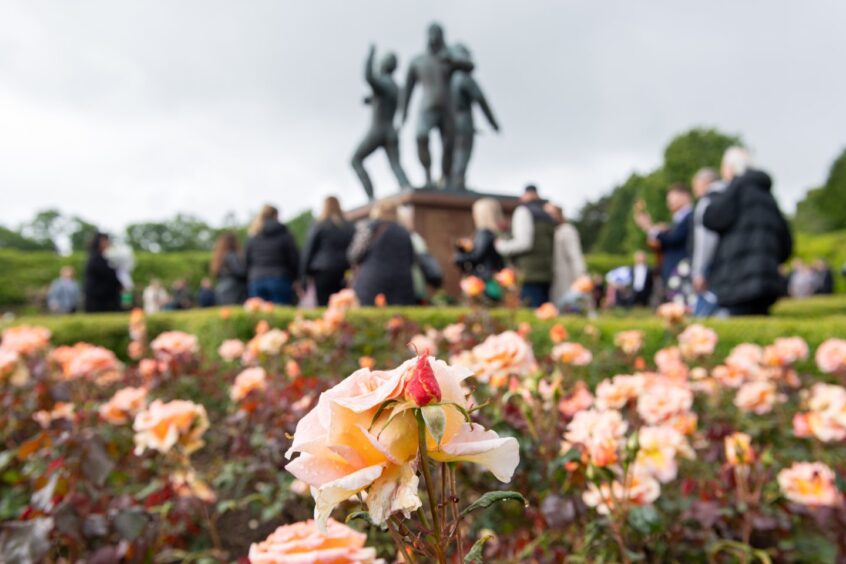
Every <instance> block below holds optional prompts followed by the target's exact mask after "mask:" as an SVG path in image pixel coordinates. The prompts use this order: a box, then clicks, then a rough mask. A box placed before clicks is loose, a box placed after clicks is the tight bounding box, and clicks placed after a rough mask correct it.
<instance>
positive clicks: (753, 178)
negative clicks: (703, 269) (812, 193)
mask: <svg viewBox="0 0 846 564" xmlns="http://www.w3.org/2000/svg"><path fill="white" fill-rule="evenodd" d="M751 165H752V163H751V159H750V157H749V152H748V151H747V150H746V149H744V148H742V147H730V148H729V149H728V150H727V151H726V152H725V155H724V157H723V162H722V166H721V167H720V172H721V174H722V176H723V179H724V180H725V181H726V182H728V183H729V185H728V187H727V188H726V189H725V191H724V192H722V193H720V194H717V195H715V196H713V198H712V200H711V203H710V205H709V206H708V208H707V209H706V210H705V213H704V216H703V218H702V223H703V225H704V226H705V227H706V228H708V229H710V230H712V231H716V232H717V233H718V234H719V236H720V242H719V245H718V246H717V251H716V254H715V256H714V260H713V263H712V265H711V272H710V275H709V280H708V281H709V285H710V288H711V291H712V292H714V294H715V295H716V296H717V300H718V302H719V305H720V307H723V308H726V309H727V310H728V312H729V314H730V315H766V314H767V313H769V309H770V306H771V305H772V304H773V303H775V301H776V300H777V299H778V297H779V295H780V293H781V280H780V276H779V265H781V263H783V262H784V261H786V260H787V259H788V258H789V257H790V254H791V253H792V251H793V239H792V237H791V234H790V227H789V226H788V224H787V220H786V219H785V218H784V215H783V214H782V213H781V210H779V207H778V203H777V202H776V200H775V197H773V194H772V191H771V190H772V179H771V178H770V177H769V175H767V174H766V173H765V172H762V171H760V170H755V169H753V168H752V166H751Z"/></svg>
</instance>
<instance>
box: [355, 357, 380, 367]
mask: <svg viewBox="0 0 846 564" xmlns="http://www.w3.org/2000/svg"><path fill="white" fill-rule="evenodd" d="M374 366H376V359H374V358H373V357H372V356H362V357H359V359H358V367H359V368H373V367H374Z"/></svg>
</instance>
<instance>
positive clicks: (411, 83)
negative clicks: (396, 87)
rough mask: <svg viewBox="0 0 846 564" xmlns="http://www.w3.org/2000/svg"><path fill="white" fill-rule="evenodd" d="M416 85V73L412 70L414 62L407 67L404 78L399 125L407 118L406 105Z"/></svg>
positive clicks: (409, 101)
mask: <svg viewBox="0 0 846 564" xmlns="http://www.w3.org/2000/svg"><path fill="white" fill-rule="evenodd" d="M416 85H417V71H416V70H414V61H412V62H411V65H410V66H409V67H408V74H407V75H406V77H405V86H404V87H403V89H402V115H401V117H400V125H402V124H404V123H405V121H406V119H407V118H408V105H409V104H410V103H411V95H412V94H413V93H414V87H415V86H416Z"/></svg>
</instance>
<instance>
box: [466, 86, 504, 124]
mask: <svg viewBox="0 0 846 564" xmlns="http://www.w3.org/2000/svg"><path fill="white" fill-rule="evenodd" d="M470 82H471V87H470V92H471V93H472V95H473V99H474V100H476V102H477V103H478V104H479V107H480V108H482V113H483V114H485V117H486V118H487V120H488V123H490V124H491V127H493V129H494V131H499V122H497V121H496V117H495V116H494V113H493V110H492V109H491V107H490V105H489V104H488V100H487V98H485V94H484V92H482V89H481V87H479V84H478V83H477V82H476V81H475V80H473V79H472V78H471V79H470Z"/></svg>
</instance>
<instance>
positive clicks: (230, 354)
mask: <svg viewBox="0 0 846 564" xmlns="http://www.w3.org/2000/svg"><path fill="white" fill-rule="evenodd" d="M244 349H245V347H244V342H243V341H241V340H240V339H226V340H225V341H223V342H222V343H221V344H220V346H219V347H218V348H217V354H218V355H220V358H222V359H223V360H225V361H226V362H233V361H235V360H238V359H239V358H241V355H243V354H244Z"/></svg>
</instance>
